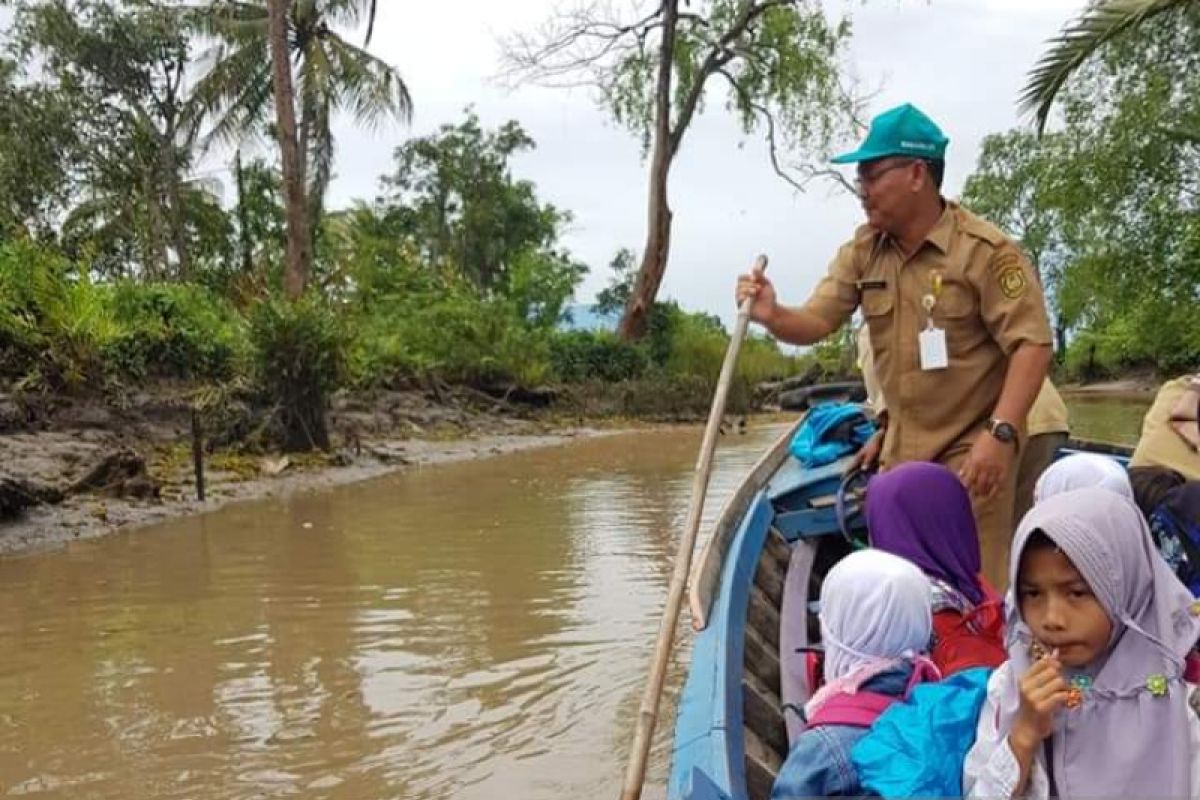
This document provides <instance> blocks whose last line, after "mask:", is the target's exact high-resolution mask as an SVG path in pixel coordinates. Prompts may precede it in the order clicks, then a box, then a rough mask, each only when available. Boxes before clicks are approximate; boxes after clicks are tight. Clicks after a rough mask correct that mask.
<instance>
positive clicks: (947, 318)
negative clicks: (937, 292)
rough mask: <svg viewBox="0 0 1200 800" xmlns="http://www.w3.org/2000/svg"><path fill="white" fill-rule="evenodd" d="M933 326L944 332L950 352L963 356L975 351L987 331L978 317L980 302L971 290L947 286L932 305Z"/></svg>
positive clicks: (954, 285) (948, 283)
mask: <svg viewBox="0 0 1200 800" xmlns="http://www.w3.org/2000/svg"><path fill="white" fill-rule="evenodd" d="M933 318H934V321H935V324H939V325H941V326H942V327H943V328H945V330H946V343H947V344H948V345H949V347H950V352H951V353H955V352H963V351H964V350H969V349H971V348H973V347H975V346H976V345H977V344H978V343H979V340H980V339H982V338H984V337H985V336H986V334H987V330H986V328H985V327H984V325H983V321H982V320H981V319H980V316H979V299H978V297H976V295H975V292H974V290H973V289H972V288H971V287H970V286H965V285H963V284H960V283H950V282H947V283H946V284H945V285H944V286H943V287H942V292H941V296H939V297H938V299H937V303H936V304H935V305H934V311H933Z"/></svg>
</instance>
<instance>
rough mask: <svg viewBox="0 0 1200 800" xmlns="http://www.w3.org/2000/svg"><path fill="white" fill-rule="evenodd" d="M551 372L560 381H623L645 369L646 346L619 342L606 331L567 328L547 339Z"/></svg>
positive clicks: (646, 360) (635, 376)
mask: <svg viewBox="0 0 1200 800" xmlns="http://www.w3.org/2000/svg"><path fill="white" fill-rule="evenodd" d="M550 358H551V361H552V363H553V365H554V373H555V375H557V376H558V379H559V380H561V381H566V382H568V383H580V382H583V381H587V380H593V379H596V380H601V381H622V380H628V379H630V378H637V377H639V376H640V375H641V374H642V373H643V372H645V371H646V367H647V364H648V360H649V359H648V357H647V355H646V349H645V348H643V347H639V346H637V345H632V344H627V343H625V342H623V341H621V340H620V339H619V338H618V337H617V336H616V335H615V334H612V333H609V332H608V331H567V332H564V333H558V334H556V335H555V336H554V338H553V339H552V340H551V342H550Z"/></svg>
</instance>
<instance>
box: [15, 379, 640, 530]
mask: <svg viewBox="0 0 1200 800" xmlns="http://www.w3.org/2000/svg"><path fill="white" fill-rule="evenodd" d="M330 422H331V427H332V429H333V431H334V438H335V445H334V448H333V449H332V450H331V451H330V452H328V453H313V454H305V455H290V456H285V455H283V454H280V453H278V452H271V451H269V450H263V449H261V448H255V447H252V446H249V445H248V444H247V442H246V441H238V442H233V443H230V444H228V445H223V444H220V443H219V442H215V441H212V439H209V438H207V437H206V439H205V446H204V451H205V453H204V473H205V488H206V498H205V500H204V501H203V502H201V501H199V500H198V499H197V497H196V484H195V472H194V466H193V457H192V448H191V411H190V407H189V406H188V405H187V404H186V403H183V402H180V401H179V400H178V399H177V398H173V397H172V396H171V395H170V393H169V392H164V391H156V392H154V393H153V394H151V393H147V394H145V395H143V396H141V397H137V398H133V400H132V402H130V403H128V404H126V405H124V406H119V405H114V404H112V403H108V402H99V401H95V400H92V401H86V400H72V399H64V398H59V399H56V400H55V401H54V402H53V404H49V403H43V404H42V405H41V406H36V407H31V406H29V405H27V404H25V403H22V402H20V401H17V400H13V399H12V398H11V397H5V398H2V399H0V429H2V430H3V435H0V493H2V494H4V497H5V500H6V502H7V503H8V511H9V513H8V514H7V515H6V518H5V519H4V520H3V521H0V554H14V553H21V552H28V551H38V550H44V549H47V548H54V547H59V546H62V545H64V544H66V543H69V542H72V541H75V540H79V539H87V538H94V537H96V536H99V535H103V534H105V533H109V532H113V531H116V530H121V529H127V528H131V527H139V526H142V525H147V524H150V523H153V522H158V521H161V520H164V519H168V518H173V517H180V516H186V515H190V514H195V513H200V512H206V511H212V510H215V509H217V508H220V507H222V506H224V505H227V504H229V503H232V502H239V501H244V500H253V499H260V498H265V497H277V496H282V495H288V494H293V493H297V492H307V491H313V490H317V489H322V488H325V487H331V486H338V485H343V484H348V483H354V482H357V481H361V480H365V479H368V478H372V477H376V476H378V475H383V474H385V473H388V472H394V471H398V470H405V469H419V468H422V467H426V466H430V465H434V464H441V463H448V462H452V461H462V460H468V459H479V458H486V457H489V456H493V455H498V454H502V453H510V452H514V451H518V450H527V449H530V448H537V447H546V446H551V445H555V444H561V443H563V442H566V441H570V440H573V439H578V438H581V437H593V436H597V435H601V434H603V433H605V432H608V431H613V430H622V429H628V428H629V427H631V426H634V425H636V424H641V423H633V422H629V421H622V420H607V421H599V422H586V421H584V420H582V419H579V418H575V417H569V416H565V415H563V414H561V413H557V414H556V413H551V412H547V411H544V410H543V411H537V410H532V409H523V408H519V407H515V406H512V405H509V404H504V403H497V402H495V401H489V400H486V399H484V398H479V397H466V396H463V395H446V394H445V393H441V395H440V396H437V397H435V396H431V395H427V394H425V393H422V392H418V391H403V392H384V393H376V394H373V395H371V396H365V397H348V396H347V397H339V398H337V399H336V401H335V403H334V408H333V410H332V412H331V414H330ZM209 434H210V435H211V436H212V438H213V439H215V438H217V437H218V436H220V435H221V432H220V431H209ZM19 506H27V507H25V508H23V509H20V510H18V508H17V507H19Z"/></svg>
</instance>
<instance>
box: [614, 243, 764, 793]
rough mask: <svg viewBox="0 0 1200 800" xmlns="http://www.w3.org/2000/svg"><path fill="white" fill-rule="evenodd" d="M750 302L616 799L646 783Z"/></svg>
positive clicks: (717, 401) (737, 328) (736, 335)
mask: <svg viewBox="0 0 1200 800" xmlns="http://www.w3.org/2000/svg"><path fill="white" fill-rule="evenodd" d="M766 268H767V257H766V256H759V257H758V258H757V259H755V261H754V267H753V270H754V271H755V272H756V273H760V274H761V273H762V271H763V270H765V269H766ZM753 302H754V298H752V297H747V298H746V299H745V300H744V301H743V302H742V305H741V306H740V307H739V308H738V315H737V322H736V323H734V326H733V336H732V337H730V339H729V349H728V350H726V351H725V361H724V363H722V364H721V376H720V377H719V378H718V379H717V390H716V392H715V393H714V394H713V402H712V408H711V409H709V412H708V424H707V425H706V426H705V428H704V438H703V439H702V440H701V442H700V457H699V459H698V460H697V462H696V473H695V477H694V478H693V480H692V500H691V504H690V505H689V506H688V511H687V518H686V521H685V522H684V528H683V536H682V537H680V539H679V550H678V552H677V553H676V554H675V571H674V572H673V573H672V575H671V584H670V587H669V588H668V590H667V604H666V607H665V608H663V616H662V621H661V622H660V623H659V626H658V640H657V642H656V643H655V646H654V659H653V661H652V662H651V665H650V675H649V677H648V678H647V680H646V690H645V692H644V693H643V694H642V705H641V708H640V709H639V710H638V721H637V730H636V731H635V733H634V737H633V750H632V751H631V752H630V754H629V763H628V764H627V765H626V767H625V782H624V784H623V786H622V788H621V800H638V798H640V797H641V794H642V783H643V782H644V781H645V779H646V762H647V760H648V758H649V755H650V740H651V737H652V736H653V735H654V725H655V723H656V722H657V721H658V702H659V700H660V699H661V698H662V689H663V681H664V680H665V678H666V675H667V662H668V660H669V659H670V656H671V647H672V645H673V644H674V641H675V624H676V622H677V621H678V619H679V609H680V607H681V606H682V605H683V596H684V592H685V590H686V589H687V579H688V572H689V571H690V570H691V566H692V551H693V550H694V549H695V547H696V535H697V534H698V533H699V531H700V515H701V513H702V512H703V511H704V495H705V493H706V492H707V491H708V480H709V477H710V475H711V474H712V461H713V451H714V450H716V446H717V436H718V435H719V433H720V428H721V417H723V416H724V414H725V400H726V398H727V397H728V395H729V385H730V383H732V381H733V368H734V365H735V364H736V363H737V357H738V351H739V350H740V349H741V346H742V339H744V338H745V336H746V328H747V326H748V325H749V323H750V305H751V304H752V303H753Z"/></svg>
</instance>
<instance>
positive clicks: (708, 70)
mask: <svg viewBox="0 0 1200 800" xmlns="http://www.w3.org/2000/svg"><path fill="white" fill-rule="evenodd" d="M794 4H795V0H764V1H763V2H761V3H760V2H757V0H743V2H742V7H741V9H740V10H739V11H738V15H737V17H736V18H735V19H734V21H733V23H732V24H731V25H730V26H729V30H727V31H725V33H724V34H723V35H722V36H721V38H720V39H718V40H717V42H716V43H715V44H714V45H713V46H712V47H711V48H710V49H709V51H708V53H707V54H706V55H705V57H704V61H703V63H702V64H701V65H700V69H699V70H697V71H696V80H695V82H694V83H693V84H692V85H691V87H690V88H689V89H688V93H687V96H686V97H685V98H684V100H683V103H682V105H681V106H680V111H679V116H678V118H676V120H675V124H674V126H673V129H672V131H671V153H672V154H674V153H676V152H678V150H679V143H680V142H681V141H682V140H683V132H684V131H685V130H687V126H688V125H689V124H690V123H691V121H692V115H693V114H695V113H696V107H697V106H698V105H699V104H700V98H701V97H703V96H704V84H705V83H706V82H707V81H708V78H709V76H711V75H712V74H713V73H715V72H716V71H717V70H719V69H721V68H723V67H724V66H725V65H726V64H728V63H729V62H730V61H732V60H733V58H734V56H735V55H736V53H735V52H734V51H733V50H732V47H733V45H734V44H735V43H736V42H737V40H738V39H740V38H741V37H742V34H744V33H745V32H746V31H747V30H749V29H750V26H751V25H752V24H753V23H754V21H755V20H756V19H758V18H759V17H761V16H762V15H763V14H765V13H766V12H767V11H768V10H769V9H771V8H775V7H777V6H788V5H794Z"/></svg>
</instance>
